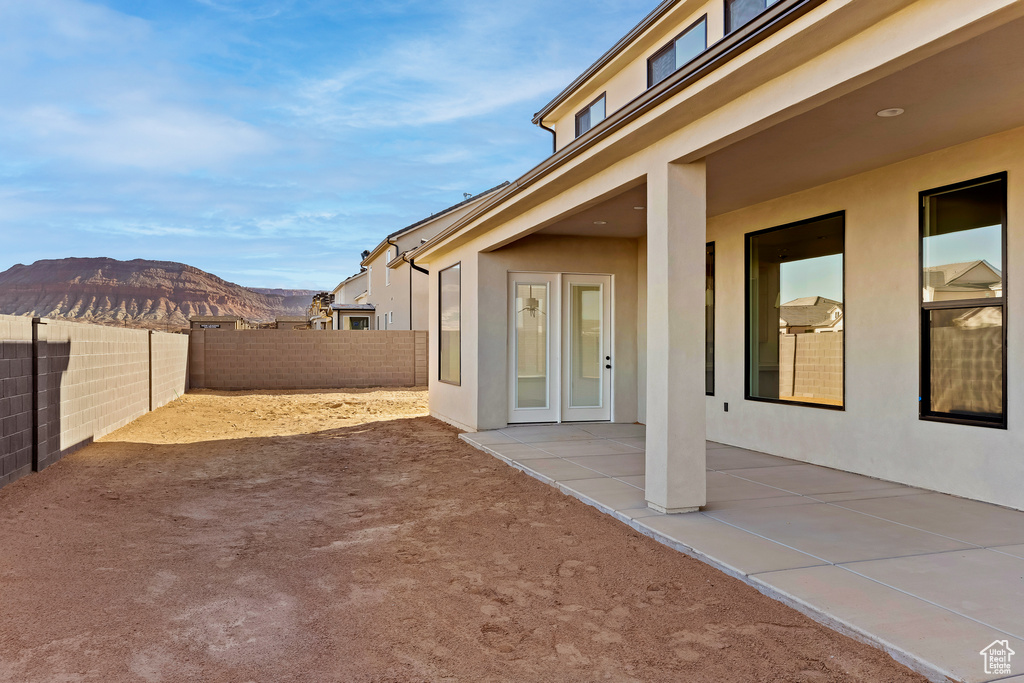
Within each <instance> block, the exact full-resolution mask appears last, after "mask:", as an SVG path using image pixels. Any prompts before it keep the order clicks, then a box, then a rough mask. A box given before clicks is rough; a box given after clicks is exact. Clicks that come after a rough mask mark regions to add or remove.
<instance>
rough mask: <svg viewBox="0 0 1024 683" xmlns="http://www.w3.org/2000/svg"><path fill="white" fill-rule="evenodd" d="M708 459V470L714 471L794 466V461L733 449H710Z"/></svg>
mask: <svg viewBox="0 0 1024 683" xmlns="http://www.w3.org/2000/svg"><path fill="white" fill-rule="evenodd" d="M707 457H708V469H712V470H739V469H744V468H748V467H777V466H779V465H792V464H793V461H792V460H786V459H785V458H777V457H775V456H774V455H767V454H765V453H755V452H754V451H748V450H746V449H743V448H732V447H727V448H715V449H712V448H709V449H708V452H707Z"/></svg>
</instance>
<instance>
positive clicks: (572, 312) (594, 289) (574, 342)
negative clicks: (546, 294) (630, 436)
mask: <svg viewBox="0 0 1024 683" xmlns="http://www.w3.org/2000/svg"><path fill="white" fill-rule="evenodd" d="M569 289H570V294H569V306H570V309H569V327H570V328H571V329H570V334H571V335H572V336H571V338H570V340H569V343H570V359H569V363H570V375H571V376H570V380H569V405H570V406H572V407H573V408H599V407H601V396H602V392H601V388H602V387H601V380H602V377H603V373H602V369H603V365H604V364H603V358H602V356H601V354H602V353H603V349H602V348H601V339H602V334H601V323H602V320H601V317H602V312H603V308H604V307H603V302H602V296H601V285H594V284H585V285H584V284H573V285H570V288H569Z"/></svg>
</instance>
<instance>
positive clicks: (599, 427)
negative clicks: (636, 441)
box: [579, 422, 647, 439]
mask: <svg viewBox="0 0 1024 683" xmlns="http://www.w3.org/2000/svg"><path fill="white" fill-rule="evenodd" d="M579 429H582V430H583V431H585V432H589V433H591V434H593V435H595V436H600V437H602V438H604V439H621V438H625V437H634V436H639V437H641V438H643V437H644V436H646V435H647V427H645V426H643V425H636V424H613V423H608V422H603V423H595V424H581V425H579Z"/></svg>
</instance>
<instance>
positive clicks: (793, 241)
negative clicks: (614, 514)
mask: <svg viewBox="0 0 1024 683" xmlns="http://www.w3.org/2000/svg"><path fill="white" fill-rule="evenodd" d="M1022 44H1024V3H1021V2H1015V1H1013V0H979V1H978V2H942V1H940V0H917V1H911V0H778V1H776V2H772V1H771V0H761V1H760V2H758V0H724V1H723V0H714V1H712V2H706V1H704V0H675V1H673V0H667V1H665V2H662V3H660V4H659V5H658V6H657V8H656V9H655V10H654V11H653V12H652V13H651V14H650V15H649V16H648V17H646V18H645V19H644V20H643V21H642V22H641V23H640V24H639V25H638V26H636V27H635V28H633V29H632V30H630V31H628V32H627V33H626V35H625V37H624V38H623V39H622V40H621V41H619V42H618V43H617V44H615V45H614V46H611V49H610V50H608V51H607V52H606V53H605V54H604V55H603V56H602V57H601V58H600V59H599V60H598V61H597V62H596V63H595V64H593V65H592V66H591V67H590V68H588V69H587V70H586V71H585V72H584V73H583V74H581V75H580V77H579V78H577V79H576V80H575V81H573V82H572V83H571V84H569V86H568V87H567V88H566V89H565V90H564V91H562V92H561V93H560V94H559V95H558V96H557V97H555V98H554V99H553V100H552V101H551V102H550V103H548V104H547V105H545V106H544V108H543V109H541V111H540V112H539V113H538V114H537V115H536V116H535V118H534V122H535V123H536V124H538V125H540V126H543V127H545V128H547V129H550V130H552V131H553V133H554V153H553V154H552V155H551V156H550V157H549V158H548V159H546V160H544V161H543V162H541V163H540V164H539V165H538V166H537V167H535V168H533V169H531V170H530V171H528V172H527V173H525V174H524V175H523V176H522V177H521V178H519V179H518V180H516V181H515V182H513V183H512V184H510V185H507V186H505V187H502V188H499V189H498V190H496V191H494V192H492V193H491V194H490V195H489V196H487V197H486V198H485V199H483V200H482V201H481V202H480V203H479V204H478V205H476V206H475V207H474V208H473V210H472V212H469V213H468V214H467V215H464V216H461V217H459V218H457V219H455V220H453V221H451V224H450V225H449V226H448V227H446V228H444V229H443V230H441V231H439V232H438V233H437V234H436V235H435V236H433V237H431V238H429V239H428V241H427V242H426V243H425V244H423V245H422V246H421V247H419V248H417V249H416V250H415V251H413V252H412V253H409V254H406V258H407V259H414V260H415V262H416V264H417V265H419V266H425V265H429V270H430V304H429V308H430V315H429V316H428V320H429V326H430V344H431V353H430V362H431V369H430V410H431V413H432V414H433V415H435V416H437V417H439V418H441V419H443V420H446V421H448V422H450V423H452V424H455V425H457V426H460V427H462V428H464V429H469V430H478V429H492V428H498V427H504V426H505V425H508V424H515V423H538V422H572V421H582V420H586V421H593V420H605V421H614V422H626V423H632V422H636V421H640V422H643V423H645V424H646V425H647V440H646V449H647V450H646V458H647V468H646V479H645V482H646V497H647V501H648V504H649V505H650V506H651V507H653V508H655V509H657V510H662V511H670V512H680V511H687V510H693V509H696V508H698V507H700V506H702V505H704V504H705V503H706V502H707V489H706V473H705V466H706V458H705V439H706V438H707V439H712V440H714V441H718V442H722V443H726V444H731V445H735V446H741V447H744V448H750V449H753V450H757V451H762V452H766V453H772V454H777V455H782V456H786V457H788V458H794V459H797V460H802V461H805V462H809V463H817V464H821V465H825V466H829V467H834V468H839V469H842V470H847V471H852V472H858V473H861V474H866V475H871V476H874V477H879V478H882V479H886V480H890V481H897V482H901V483H905V484H909V485H912V486H917V487H922V488H926V489H933V490H938V491H944V492H948V493H953V494H956V495H959V496H964V497H968V498H973V499H978V500H984V501H989V502H992V503H998V504H1001V505H1006V506H1010V507H1014V508H1018V509H1024V458H1021V457H1020V453H1021V452H1022V450H1024V401H1022V400H1018V399H1019V397H1020V396H1021V395H1022V393H1024V386H1022V383H1024V371H1022V368H1024V362H1022V360H1021V356H1020V355H1019V354H1020V353H1021V351H1020V349H1019V347H1018V346H1013V347H1012V348H1008V347H1007V344H1006V330H1007V327H1006V326H1004V325H1003V321H1004V320H1005V319H1006V318H1007V316H1006V315H1005V312H1006V311H1008V310H1009V309H1010V307H1012V306H1015V305H1016V306H1017V307H1018V308H1020V304H1019V303H1016V300H1015V299H1014V296H1015V295H1014V293H1013V291H1008V290H1006V289H1004V288H1003V287H1002V284H1001V281H1002V276H1001V275H1002V274H1003V273H1007V275H1008V276H1009V279H1010V280H1011V282H1012V281H1013V276H1012V271H1017V272H1020V273H1022V274H1024V263H1022V262H1018V261H1017V260H1015V257H1016V256H1020V250H1007V249H1006V247H1005V246H1004V245H1007V244H1009V245H1011V246H1012V245H1015V244H1018V243H1020V242H1021V241H1024V228H1022V227H1021V225H1022V223H1021V222H1020V221H1021V219H1020V218H1019V217H1018V216H1017V212H1018V210H1019V209H1020V207H1022V206H1024V184H1022V182H1021V178H1024V90H1022V89H1021V87H1020V83H1021V82H1022V81H1024V51H1022V50H1021V49H1020V46H1021V45H1022ZM1007 233H1011V234H1010V235H1009V239H1007V237H1008V235H1007ZM414 241H418V239H417V240H414ZM384 248H386V247H383V246H382V247H380V248H379V251H382V250H383V249H384ZM408 248H409V247H408V246H405V245H404V244H403V245H401V246H400V247H399V249H398V253H402V252H405V251H406V250H407V249H408ZM396 255H397V254H394V253H393V254H391V256H390V257H389V258H388V259H387V260H388V261H389V262H390V261H393V260H394V258H395V257H396ZM934 259H941V260H940V261H938V263H958V264H974V265H970V266H969V267H966V268H956V269H952V270H950V271H949V272H946V271H945V270H943V269H941V268H940V269H938V270H932V267H933V266H937V265H938V264H937V263H933V262H932V260H934ZM367 263H369V261H368V262H367ZM374 263H375V265H374V276H373V277H372V278H371V283H372V294H371V297H370V298H371V301H372V302H374V303H377V304H378V306H377V309H378V315H379V314H380V313H381V311H382V309H386V304H385V305H383V306H382V301H381V300H380V299H379V298H378V299H374V296H377V295H379V292H380V290H381V288H382V287H383V288H385V289H386V285H383V284H382V281H381V280H380V279H378V278H379V274H380V266H379V265H377V263H379V262H374ZM926 268H927V270H926ZM1007 269H1009V271H1011V272H1008V270H1007ZM424 277H426V276H424ZM1021 279H1022V281H1024V278H1021ZM819 281H821V282H824V281H829V282H832V283H839V284H840V285H842V288H843V294H842V296H841V297H835V299H837V300H838V299H841V300H842V302H843V305H842V307H841V311H838V313H839V315H840V320H841V323H842V328H843V331H842V334H834V333H822V334H805V335H780V334H779V324H780V322H779V319H780V311H779V309H780V298H781V296H780V295H781V292H782V291H783V289H785V290H786V291H801V292H807V294H806V295H813V293H814V284H815V282H819ZM795 285H801V286H800V287H795ZM392 287H394V284H392ZM929 292H932V294H929ZM940 293H941V296H940ZM384 301H385V302H386V299H385V300H384ZM791 315H792V314H791ZM965 316H966V318H965ZM782 317H783V318H785V315H783V316H782ZM972 320H973V321H975V322H973V323H972V322H971V321H972ZM1014 320H1015V319H1013V318H1011V319H1010V322H1009V323H1008V324H1009V325H1010V326H1012V325H1014V324H1015V323H1014V322H1013V321H1014ZM780 337H782V338H783V339H786V338H794V339H797V340H798V341H800V342H803V341H807V342H811V341H814V342H817V343H820V344H822V345H825V346H828V345H829V344H837V343H839V342H841V341H842V338H843V337H845V338H846V339H847V340H848V344H846V345H845V346H846V347H848V348H845V350H838V349H837V348H826V349H823V353H824V352H826V351H827V352H828V354H830V356H831V357H832V358H838V365H837V367H838V368H839V371H838V372H839V376H838V377H833V378H831V379H832V380H836V381H835V382H833V383H832V384H831V385H830V388H829V392H833V391H834V390H835V389H837V388H838V393H835V394H825V393H816V392H817V391H818V390H817V389H815V387H814V385H813V383H801V384H800V389H799V390H797V389H795V388H794V387H796V385H797V384H798V382H797V380H798V379H799V378H797V377H796V376H795V375H794V376H792V377H787V376H785V374H784V371H785V362H784V358H783V357H782V355H783V354H784V353H785V351H786V349H785V348H784V346H785V345H784V344H780ZM804 338H808V339H804ZM811 338H813V339H811ZM791 366H792V367H793V368H794V371H797V370H799V368H798V367H797V365H795V364H791ZM812 374H813V373H812ZM847 378H849V379H850V380H851V381H849V382H846V379H847ZM787 380H788V381H790V382H791V385H790V388H789V389H787V388H786V382H787ZM830 381H831V380H830ZM787 391H789V392H790V395H787V394H786V392H787ZM1011 396H1012V397H1014V398H1013V399H1010V398H1009V397H1011Z"/></svg>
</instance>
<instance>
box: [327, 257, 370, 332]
mask: <svg viewBox="0 0 1024 683" xmlns="http://www.w3.org/2000/svg"><path fill="white" fill-rule="evenodd" d="M368 279H369V273H368V272H367V270H366V269H365V268H363V269H361V270H360V271H359V272H358V273H356V274H355V275H352V276H349V277H347V278H345V279H344V280H342V281H341V282H339V283H338V286H337V287H335V288H334V290H333V291H332V292H331V293H332V294H333V295H334V302H333V303H332V304H331V310H332V319H331V329H333V330H372V329H375V328H374V322H375V321H376V315H375V313H376V309H375V308H374V306H373V304H369V303H367V301H366V299H367V292H366V287H367V281H368Z"/></svg>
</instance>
